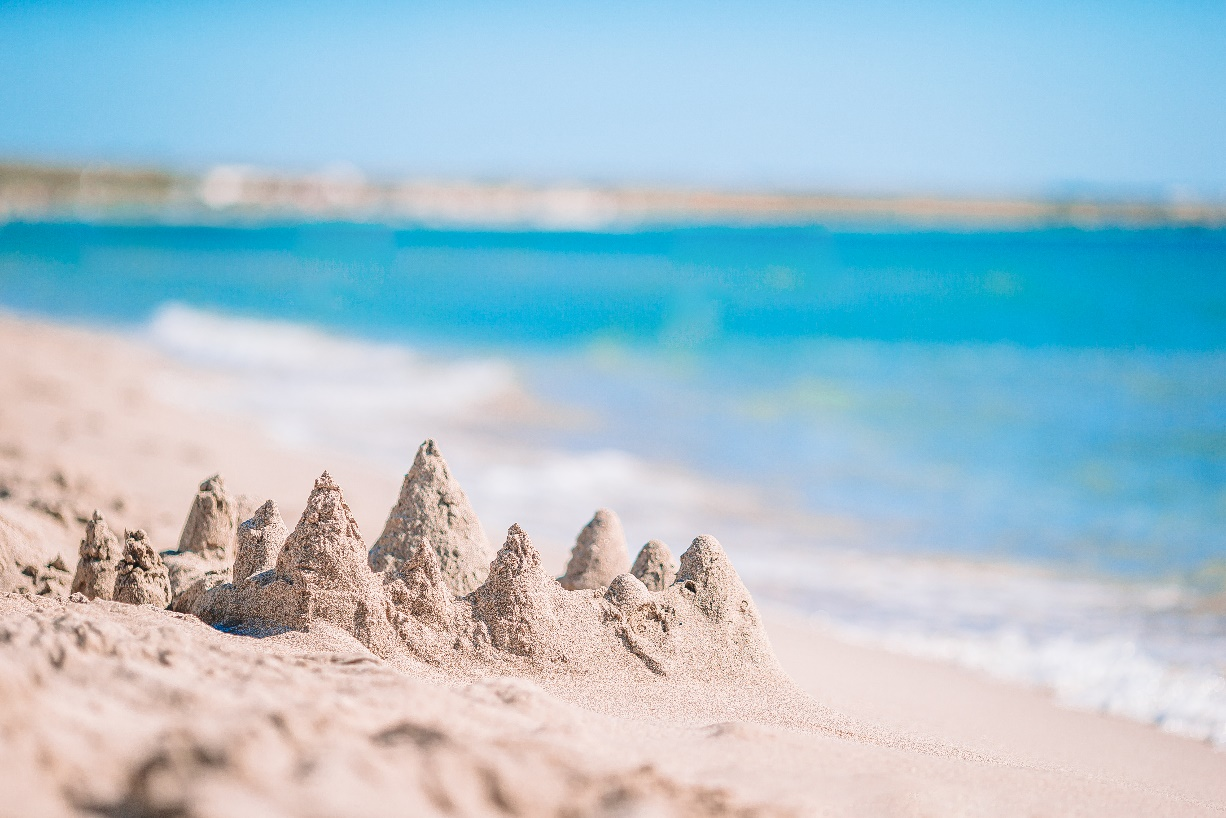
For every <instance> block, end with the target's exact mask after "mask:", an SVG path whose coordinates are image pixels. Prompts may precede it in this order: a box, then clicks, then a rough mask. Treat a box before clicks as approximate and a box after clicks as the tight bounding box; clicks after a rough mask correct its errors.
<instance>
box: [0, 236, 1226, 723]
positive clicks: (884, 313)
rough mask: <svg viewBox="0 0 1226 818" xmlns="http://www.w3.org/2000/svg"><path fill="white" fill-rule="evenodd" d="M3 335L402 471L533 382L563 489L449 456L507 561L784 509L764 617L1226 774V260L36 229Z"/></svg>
mask: <svg viewBox="0 0 1226 818" xmlns="http://www.w3.org/2000/svg"><path fill="white" fill-rule="evenodd" d="M0 308H2V309H4V310H7V311H10V312H14V313H17V314H23V315H33V316H46V317H50V318H53V319H55V320H59V321H67V322H75V323H82V324H86V325H92V326H98V327H103V328H107V329H112V330H119V331H122V332H126V333H130V334H134V335H137V336H139V337H141V338H143V339H145V340H148V341H150V342H151V343H154V344H155V345H158V346H159V347H161V348H162V350H163V351H164V352H167V353H168V354H172V355H175V356H178V357H179V358H181V359H184V360H186V361H188V362H189V363H194V364H200V365H207V366H212V367H214V368H219V369H224V370H226V371H227V372H229V373H230V374H231V375H233V376H234V377H236V378H239V379H240V380H241V379H242V378H248V382H249V383H250V384H251V388H249V389H243V390H239V392H238V393H236V394H237V395H238V397H236V398H235V399H234V400H232V401H231V408H234V407H238V409H239V410H241V411H244V412H247V413H249V415H250V416H251V417H252V418H256V419H262V420H261V422H265V421H267V422H269V423H274V425H275V426H276V428H277V429H279V430H280V431H281V432H282V433H283V434H284V435H286V436H290V437H296V439H304V440H306V439H310V440H313V441H315V442H320V441H322V442H325V443H328V444H329V445H333V446H341V447H345V448H348V449H349V450H351V451H353V452H355V453H358V454H361V455H363V456H369V457H370V458H371V459H372V460H379V459H382V461H385V462H386V465H387V467H388V468H389V469H393V468H396V469H401V468H404V467H405V466H406V465H407V459H408V458H409V457H411V451H412V447H413V446H415V445H416V442H417V441H419V440H420V435H424V434H433V432H431V431H429V429H432V428H434V427H433V426H432V425H431V423H432V421H430V418H435V419H436V420H437V422H438V424H446V423H451V422H452V421H453V420H454V416H457V415H459V414H463V411H462V407H464V406H468V405H469V404H471V405H474V406H475V405H477V402H479V401H477V398H478V397H480V395H479V394H478V393H480V394H485V392H482V390H486V391H487V392H491V394H492V391H491V390H493V391H496V390H497V389H500V388H502V386H500V384H501V385H505V383H506V382H510V381H513V382H514V383H515V384H517V385H518V388H520V389H522V390H523V391H524V392H525V393H526V394H528V395H529V396H530V397H531V400H532V401H534V402H535V403H534V404H533V405H536V406H538V407H548V409H547V410H542V412H543V414H544V415H548V416H549V417H551V418H554V420H551V421H549V422H540V423H526V424H524V425H523V426H522V427H521V428H519V429H518V430H517V431H516V433H515V434H516V435H517V436H518V440H519V443H521V444H524V443H527V444H530V445H531V446H533V447H539V449H540V450H541V451H546V452H554V453H559V454H558V455H557V456H552V455H551V456H550V457H551V458H552V459H549V458H545V457H544V456H542V459H538V460H531V461H530V460H529V459H525V458H524V457H521V456H520V455H518V454H514V453H510V454H508V453H507V451H504V450H499V452H497V453H492V454H491V453H489V452H493V450H494V449H495V448H497V445H500V444H498V442H497V441H494V442H493V443H491V445H490V446H489V447H485V448H487V449H489V451H488V452H487V451H485V449H483V447H482V446H480V445H477V444H475V443H473V442H472V440H476V438H473V439H472V440H470V441H469V443H467V444H465V443H464V441H463V440H459V441H458V442H457V443H451V444H449V445H444V449H445V450H446V451H448V452H449V453H451V452H455V453H456V454H455V456H456V461H455V462H457V463H458V464H459V466H457V470H458V472H459V473H463V474H467V475H470V477H469V478H468V479H467V482H466V485H469V487H470V494H471V495H472V496H473V497H474V499H475V501H476V500H480V501H481V504H479V505H478V511H479V512H480V513H482V514H483V515H486V516H487V517H488V518H494V519H495V520H496V521H497V522H496V523H495V524H490V523H489V522H487V527H488V528H490V529H491V530H496V529H497V528H498V525H505V524H507V523H509V522H510V519H511V518H510V516H509V515H511V514H515V515H520V514H521V513H525V512H523V511H522V510H523V509H531V508H535V507H538V506H541V505H542V503H543V500H542V498H543V497H545V496H546V495H547V494H549V493H550V492H552V493H554V494H558V493H559V492H561V493H565V492H567V491H572V492H573V493H572V494H571V495H567V496H568V497H571V498H572V499H571V500H568V503H569V504H570V505H572V506H576V508H575V509H571V510H570V511H569V512H567V513H573V514H577V515H579V516H580V517H581V516H582V515H584V514H588V513H590V511H589V506H585V505H581V503H588V502H589V500H590V501H591V503H599V504H606V503H607V504H614V503H617V508H618V510H619V511H621V512H623V517H624V518H625V519H626V520H627V530H628V531H630V532H631V533H632V535H633V536H636V537H637V536H640V535H641V536H642V537H643V538H644V539H645V538H646V536H657V535H658V533H657V532H666V533H667V534H668V536H669V538H670V542H673V543H674V544H678V545H682V546H683V545H684V542H683V541H682V540H681V536H682V535H681V534H680V533H674V532H681V531H686V532H689V534H688V536H692V534H693V533H697V531H694V530H693V529H692V528H690V527H686V526H689V525H690V524H691V523H693V524H694V525H698V524H700V523H701V524H702V525H708V524H710V525H715V526H717V527H718V526H722V525H724V523H721V522H719V519H720V518H718V517H717V516H710V515H708V517H704V518H702V519H701V520H698V519H693V520H691V519H688V518H687V519H684V520H680V521H678V520H673V519H670V518H668V517H667V516H666V515H662V514H660V513H659V512H661V510H664V511H667V510H669V509H672V510H674V511H677V513H678V514H681V515H682V516H684V515H689V514H692V515H694V516H695V518H697V517H698V516H700V512H699V511H697V510H696V509H700V508H707V507H709V506H711V505H712V504H714V505H716V506H720V505H725V506H728V507H729V508H731V507H733V506H736V505H737V503H738V502H739V500H738V498H740V497H742V496H748V495H749V494H750V493H753V494H754V496H755V497H758V498H759V499H760V498H766V503H767V506H768V507H767V508H766V512H767V513H766V514H765V515H762V514H759V515H758V516H756V517H752V515H751V516H749V517H744V518H743V520H742V523H743V524H742V525H741V526H740V528H737V527H736V526H734V525H733V523H732V522H728V523H727V528H726V530H725V529H723V528H721V529H720V530H716V531H712V533H716V534H717V535H719V536H720V537H721V540H723V541H725V543H726V544H728V545H729V546H730V551H732V552H734V556H735V557H736V559H737V561H738V566H740V567H741V569H742V570H743V572H744V574H745V576H746V578H747V582H749V584H750V587H751V589H753V591H754V593H755V594H756V595H760V596H761V597H762V598H764V599H771V600H774V601H776V602H779V603H783V604H788V605H791V606H793V607H795V608H798V609H800V610H801V611H803V612H805V613H806V614H808V615H811V616H813V617H814V618H815V619H816V620H818V621H819V622H821V623H822V624H823V625H825V626H827V627H830V628H832V629H834V630H835V631H836V632H838V633H839V634H841V635H842V636H844V637H846V638H850V639H859V640H864V641H867V642H870V643H873V644H877V645H885V646H887V647H890V648H892V649H898V650H904V651H908V652H912V653H918V654H921V655H926V656H933V657H937V658H944V659H949V660H951V661H956V662H960V663H962V664H965V665H969V666H972V667H976V668H978V669H980V670H984V671H986V672H989V673H994V674H996V675H1000V676H1004V677H1007V678H1010V679H1013V680H1015V681H1022V682H1026V683H1032V684H1039V685H1044V686H1047V687H1049V688H1052V689H1054V690H1055V691H1056V693H1057V694H1058V695H1059V697H1060V698H1061V700H1062V701H1065V702H1066V703H1069V704H1072V705H1074V706H1079V707H1088V708H1092V709H1098V710H1104V711H1108V712H1115V713H1119V714H1122V715H1126V716H1130V717H1133V718H1137V719H1141V720H1144V721H1150V722H1153V723H1156V724H1159V725H1161V726H1163V727H1164V728H1166V729H1169V730H1173V731H1175V732H1179V733H1183V734H1185V735H1190V736H1196V737H1199V738H1205V739H1208V740H1211V741H1214V742H1216V743H1218V744H1220V745H1223V746H1226V616H1223V615H1222V614H1221V613H1220V600H1221V599H1222V596H1221V595H1222V594H1223V592H1224V589H1226V230H1207V229H1176V228H1169V229H1154V230H1114V229H1111V230H1109V229H1102V230H1081V229H1072V228H1064V229H1044V230H1025V231H1005V232H982V231H924V230H915V229H901V228H896V229H883V228H878V229H852V228H839V229H833V228H829V229H828V228H820V227H789V228H729V227H686V228H668V229H664V228H660V229H651V230H647V229H643V230H640V231H635V232H592V233H582V232H546V231H531V232H509V231H477V230H437V229H425V228H409V227H405V228H393V227H388V226H380V225H370V224H329V223H300V224H299V223H286V224H258V225H235V224H228V225H215V226H176V225H167V224H143V225H118V224H90V223H64V222H55V223H9V224H5V225H2V226H0ZM270 349H272V350H274V351H273V352H268V350H270ZM261 350H263V351H261ZM266 353H267V354H266ZM294 356H297V357H294ZM320 362H323V363H320ZM449 362H450V363H449ZM449 367H450V368H449ZM321 372H322V373H324V374H323V375H321V374H320V373H321ZM311 379H314V381H315V382H308V381H311ZM269 384H273V385H274V386H275V388H271V387H269ZM482 384H485V386H482ZM487 387H488V389H487ZM474 395H477V397H473V396H474ZM474 401H477V402H474ZM457 407H460V408H457ZM431 412H433V413H434V414H431ZM405 418H416V419H418V420H420V419H422V418H425V420H424V421H422V422H423V424H424V425H423V426H422V427H421V428H419V427H417V426H412V424H411V423H408V421H405V420H404V419H405ZM557 418H564V419H568V420H565V422H559V421H557V420H556V419H557ZM414 422H415V421H414ZM410 426H412V428H409V427H410ZM457 428H459V427H457ZM423 429H425V430H426V431H422V430H423ZM415 436H416V437H415ZM389 441H391V442H389ZM516 451H526V450H523V449H520V450H516ZM483 452H484V453H483ZM483 457H484V459H482V458H483ZM674 473H678V474H688V475H695V476H697V477H696V478H695V479H698V478H701V481H704V482H701V486H724V487H730V488H728V489H727V492H726V493H725V494H719V498H720V499H717V500H714V501H711V502H708V505H707V506H702V505H701V502H705V501H703V500H702V497H701V496H700V495H703V493H704V492H707V493H708V494H709V493H710V492H708V490H707V489H706V488H702V487H701V486H700V487H699V488H695V486H699V483H695V482H693V481H691V482H688V483H687V482H685V481H684V480H682V481H681V482H677V481H676V480H673V481H672V482H669V480H671V479H672V478H669V477H667V475H670V474H674ZM661 475H663V476H661ZM687 479H688V478H687ZM636 490H637V491H638V493H637V494H635V493H634V492H635V491H636ZM711 491H715V490H714V489H712V490H711ZM720 491H723V489H720ZM619 492H620V493H619ZM710 496H715V495H714V494H712V495H710ZM579 497H581V498H582V500H581V501H580V500H576V499H573V498H579ZM609 498H612V499H609ZM618 498H621V499H618ZM634 498H637V499H634ZM500 503H501V505H500ZM687 504H688V505H687ZM504 508H508V509H510V510H508V511H506V512H505V513H504V511H503V509H504ZM687 509H688V510H687ZM691 510H692V511H691ZM776 511H777V512H778V514H777V515H776V514H774V512H776ZM702 513H703V514H705V513H706V512H702ZM738 513H739V512H738ZM653 515H654V516H653ZM503 517H507V518H508V519H505V520H504V519H502V518H503ZM517 518H518V517H517ZM728 520H729V521H731V520H732V517H731V516H730V517H728ZM785 520H787V521H791V522H788V523H786V524H785V523H784V522H781V521H785ZM796 520H802V521H803V520H808V521H809V522H807V523H803V524H802V523H796V522H795V521H796ZM711 521H714V522H711ZM814 521H816V522H814ZM823 521H825V522H823ZM840 521H843V522H846V523H847V524H846V525H844V524H843V522H840ZM529 522H533V524H534V527H530V528H529V529H528V530H529V531H531V532H533V534H534V536H536V532H537V531H542V532H543V534H544V535H545V536H546V538H547V537H548V536H552V535H551V532H554V533H556V537H555V539H558V540H559V541H561V540H562V539H563V538H564V537H565V536H568V534H567V532H570V531H574V530H577V527H578V525H579V524H581V523H582V519H579V518H578V517H576V518H574V519H571V518H565V519H563V518H561V517H558V518H557V519H556V520H555V519H554V518H550V517H548V516H547V515H544V514H543V513H542V514H540V515H538V518H536V519H535V520H532V519H530V520H529ZM555 522H556V523H557V524H556V525H554V523H555ZM776 523H777V525H776ZM794 523H795V524H794ZM674 524H675V525H674ZM551 526H553V528H552V529H551V528H550V527H551ZM567 526H569V528H568V527H567ZM670 526H674V527H672V528H670ZM569 536H573V534H569ZM768 546H769V547H768ZM1215 599H1216V600H1217V602H1215V601H1214V600H1215Z"/></svg>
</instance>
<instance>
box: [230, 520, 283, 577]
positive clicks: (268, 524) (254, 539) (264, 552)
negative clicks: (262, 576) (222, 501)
mask: <svg viewBox="0 0 1226 818" xmlns="http://www.w3.org/2000/svg"><path fill="white" fill-rule="evenodd" d="M288 536H289V529H288V528H286V526H285V520H283V519H282V518H281V512H280V510H279V509H278V508H277V504H276V502H274V501H272V500H269V501H267V502H266V503H264V505H262V506H260V507H259V508H258V509H256V511H255V514H254V515H252V517H251V519H249V520H245V521H244V522H242V523H240V524H239V526H238V537H237V539H238V549H237V554H236V556H235V557H234V581H235V582H238V581H239V580H241V579H246V578H247V577H249V576H252V575H254V574H258V573H261V572H263V571H269V570H271V569H273V568H275V567H276V565H277V555H279V554H280V553H281V548H282V546H284V545H285V540H286V538H287V537H288Z"/></svg>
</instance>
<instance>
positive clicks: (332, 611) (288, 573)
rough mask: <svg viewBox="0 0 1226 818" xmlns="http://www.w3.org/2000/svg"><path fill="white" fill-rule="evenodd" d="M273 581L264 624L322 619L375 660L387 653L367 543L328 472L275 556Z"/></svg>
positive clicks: (386, 628)
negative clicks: (367, 650)
mask: <svg viewBox="0 0 1226 818" xmlns="http://www.w3.org/2000/svg"><path fill="white" fill-rule="evenodd" d="M247 579H248V580H250V579H251V578H250V577H248V578H247ZM275 579H276V580H279V582H276V583H273V585H270V586H269V587H270V588H273V587H276V591H274V592H273V594H272V595H271V596H270V598H269V599H267V600H266V602H265V608H266V610H265V612H264V616H265V617H266V619H267V621H269V622H271V623H274V624H280V625H284V626H288V627H294V628H305V627H309V625H310V623H311V621H312V620H323V621H326V622H329V623H331V624H333V625H335V626H337V627H339V628H341V629H343V630H346V631H348V632H349V633H351V634H353V636H355V637H356V638H357V639H358V640H359V641H361V642H362V643H363V644H365V645H366V646H367V647H368V648H370V649H371V650H372V651H374V652H375V653H377V654H379V655H387V653H388V652H389V651H390V649H391V648H390V645H391V640H392V639H393V638H394V634H393V632H392V629H391V625H390V623H389V622H388V620H387V612H386V607H385V604H384V598H383V595H382V591H381V589H380V588H379V586H378V585H377V583H376V582H375V576H374V574H372V573H371V572H370V568H369V567H368V566H367V565H366V544H365V543H364V542H362V535H361V533H360V532H359V531H358V524H357V521H356V520H354V518H353V512H352V511H350V509H349V504H348V503H346V502H345V498H344V495H342V494H341V489H340V486H338V485H337V484H336V481H335V480H333V479H332V475H330V474H328V472H326V471H325V472H324V473H323V474H322V475H320V476H319V478H318V479H316V481H315V487H314V489H313V490H312V491H311V496H310V497H308V498H307V504H306V508H305V509H304V510H303V512H302V517H301V518H300V519H299V520H298V525H297V526H296V527H295V528H294V531H293V533H291V534H290V535H289V537H288V538H286V540H285V545H284V546H282V548H281V552H280V554H279V555H278V556H277V561H276V567H275Z"/></svg>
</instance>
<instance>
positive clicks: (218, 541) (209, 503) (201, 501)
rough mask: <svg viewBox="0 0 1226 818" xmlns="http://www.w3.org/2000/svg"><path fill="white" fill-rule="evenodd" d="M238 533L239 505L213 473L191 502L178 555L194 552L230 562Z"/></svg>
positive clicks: (201, 485) (219, 477)
mask: <svg viewBox="0 0 1226 818" xmlns="http://www.w3.org/2000/svg"><path fill="white" fill-rule="evenodd" d="M237 533H238V503H237V501H236V500H235V499H234V498H232V497H231V496H230V495H229V494H228V493H227V492H226V487H225V483H224V482H223V481H222V479H221V475H219V474H215V475H213V476H212V477H210V478H208V479H207V480H205V481H204V482H203V483H201V484H200V491H198V492H197V493H196V497H195V499H194V500H192V508H191V511H189V512H188V513H187V522H186V523H184V524H183V533H182V534H180V535H179V553H180V554H186V553H189V552H190V553H195V554H199V555H201V556H202V557H210V558H213V559H219V560H224V561H229V560H232V559H234V551H235V548H236V545H237V540H238V537H237Z"/></svg>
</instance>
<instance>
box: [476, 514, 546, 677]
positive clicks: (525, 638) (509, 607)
mask: <svg viewBox="0 0 1226 818" xmlns="http://www.w3.org/2000/svg"><path fill="white" fill-rule="evenodd" d="M560 592H561V589H560V588H558V584H557V581H556V580H554V578H553V577H551V576H549V574H547V573H546V572H545V570H544V569H543V568H541V555H540V553H539V552H538V551H537V550H536V547H535V546H534V545H533V544H532V540H530V539H528V535H527V533H526V532H525V531H524V530H523V529H522V528H520V527H519V525H518V524H515V525H512V526H511V528H510V529H509V530H508V531H507V539H506V542H505V543H504V544H503V546H502V548H501V549H499V551H498V555H497V556H496V557H494V562H493V563H492V564H491V565H490V574H489V578H488V579H487V580H486V581H485V583H484V584H483V585H481V587H479V588H478V589H477V591H476V593H475V594H474V597H475V599H476V606H475V612H476V615H477V617H478V618H479V619H480V620H481V621H482V622H483V623H484V624H485V626H486V627H487V628H488V629H489V635H490V642H491V644H493V646H494V647H496V648H498V649H500V650H505V651H508V652H510V653H517V654H520V655H523V656H532V655H535V654H538V653H540V652H541V651H543V650H546V649H549V648H551V646H553V645H554V644H555V643H556V642H557V641H558V639H557V637H558V634H559V625H558V620H557V615H556V612H555V610H554V604H553V596H554V594H556V593H560Z"/></svg>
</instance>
